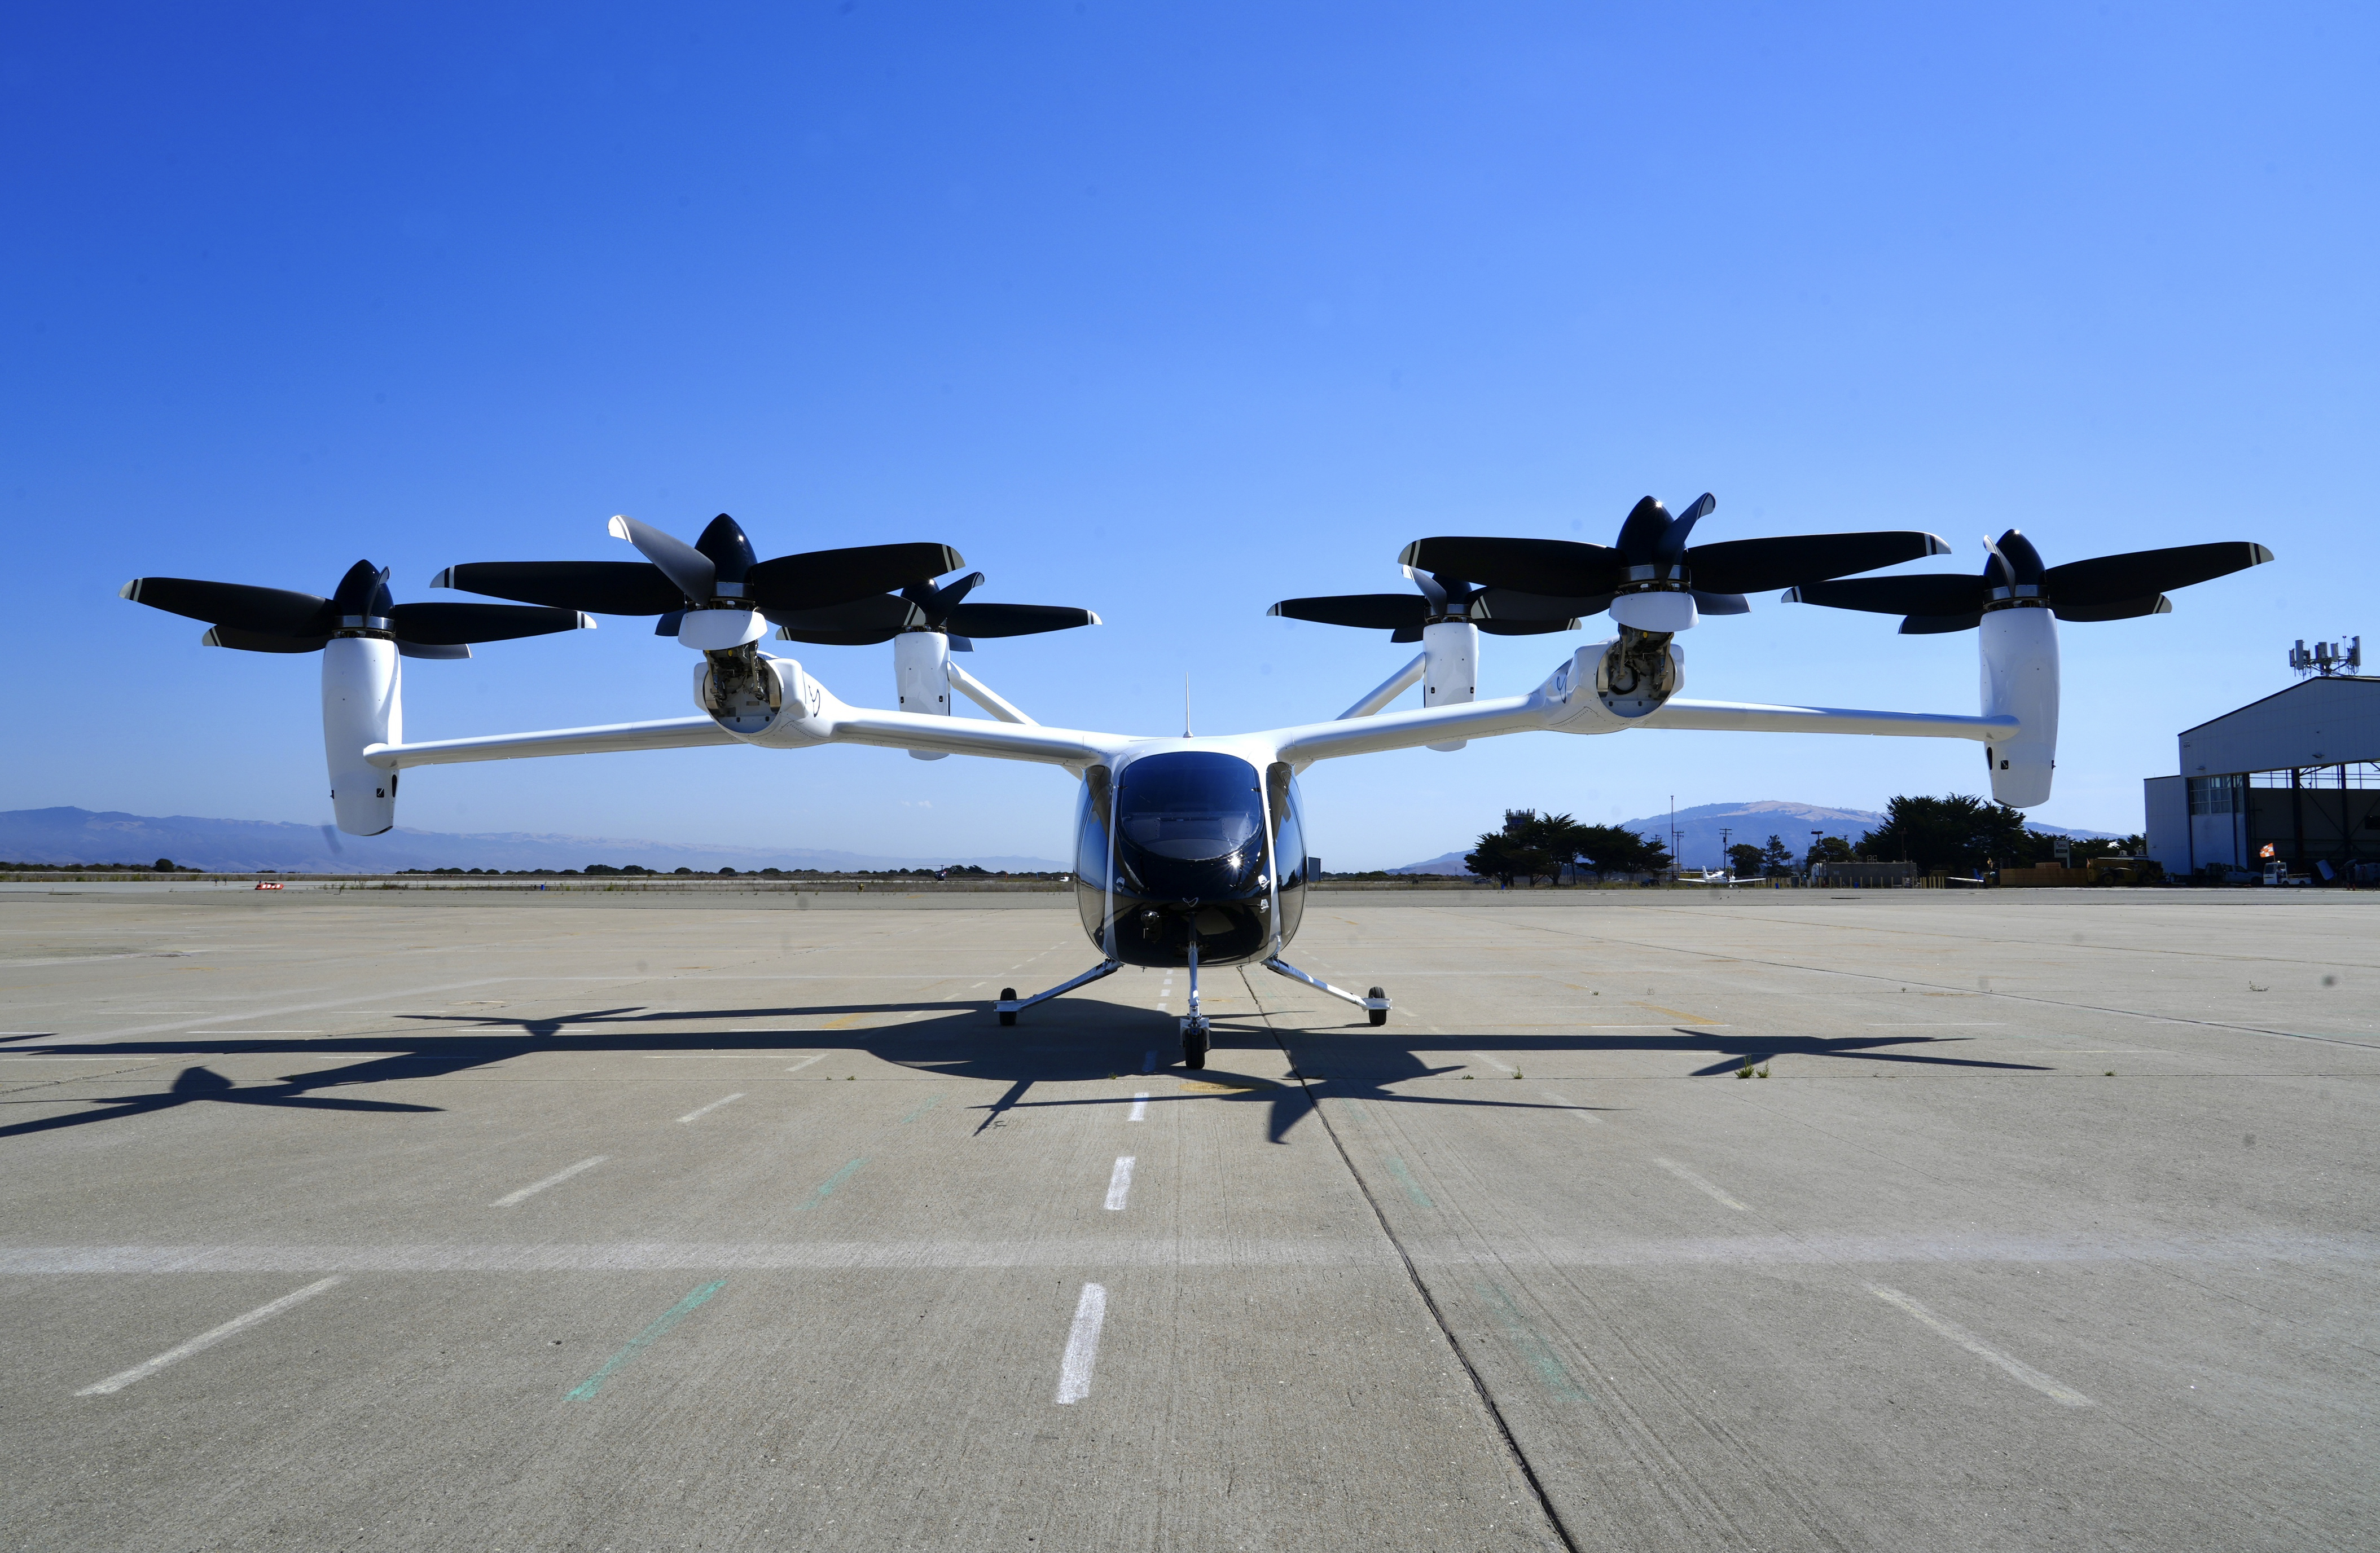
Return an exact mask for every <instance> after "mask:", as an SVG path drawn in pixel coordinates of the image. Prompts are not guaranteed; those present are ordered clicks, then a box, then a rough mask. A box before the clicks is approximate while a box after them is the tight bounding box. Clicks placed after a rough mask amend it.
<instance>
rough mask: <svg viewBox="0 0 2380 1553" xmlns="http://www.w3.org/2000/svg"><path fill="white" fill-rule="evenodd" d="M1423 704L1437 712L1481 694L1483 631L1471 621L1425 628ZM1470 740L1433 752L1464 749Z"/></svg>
mask: <svg viewBox="0 0 2380 1553" xmlns="http://www.w3.org/2000/svg"><path fill="white" fill-rule="evenodd" d="M1421 650H1422V671H1421V704H1422V707H1423V708H1424V710H1429V711H1436V710H1438V709H1439V708H1440V707H1459V706H1462V705H1463V704H1465V703H1466V702H1468V701H1469V700H1470V699H1471V698H1472V697H1473V696H1474V695H1475V694H1476V693H1477V690H1478V685H1479V627H1478V626H1476V625H1473V624H1471V622H1469V621H1467V620H1439V621H1432V622H1431V623H1430V624H1429V625H1425V626H1423V627H1422V628H1421ZM1469 742H1470V741H1469V740H1468V739H1449V740H1447V741H1446V742H1445V743H1443V744H1434V745H1432V746H1429V747H1430V748H1432V749H1461V748H1462V747H1463V746H1464V745H1466V744H1468V743H1469Z"/></svg>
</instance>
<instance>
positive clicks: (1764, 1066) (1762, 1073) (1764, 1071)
mask: <svg viewBox="0 0 2380 1553" xmlns="http://www.w3.org/2000/svg"><path fill="white" fill-rule="evenodd" d="M1752 1076H1753V1077H1755V1078H1767V1076H1768V1068H1767V1064H1766V1063H1763V1064H1762V1065H1761V1069H1760V1071H1759V1072H1758V1073H1756V1074H1753V1075H1752Z"/></svg>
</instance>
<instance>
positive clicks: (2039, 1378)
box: [1867, 1283, 2097, 1407]
mask: <svg viewBox="0 0 2380 1553" xmlns="http://www.w3.org/2000/svg"><path fill="white" fill-rule="evenodd" d="M1867 1292H1869V1293H1871V1294H1874V1295H1875V1296H1876V1298H1877V1299H1879V1300H1882V1301H1884V1302H1885V1303H1886V1304H1895V1305H1899V1306H1900V1308H1901V1309H1902V1310H1904V1311H1906V1312H1908V1313H1909V1314H1910V1315H1911V1316H1915V1317H1916V1318H1917V1319H1918V1320H1919V1321H1921V1322H1923V1323H1925V1325H1926V1326H1928V1327H1931V1328H1933V1329H1935V1330H1936V1331H1937V1332H1939V1333H1941V1334H1942V1335H1943V1336H1944V1337H1946V1338H1949V1340H1950V1341H1952V1342H1955V1343H1957V1344H1958V1345H1959V1346H1960V1347H1961V1348H1963V1349H1965V1350H1966V1351H1967V1352H1968V1353H1973V1355H1974V1356H1975V1357H1977V1358H1978V1359H1985V1360H1989V1361H1990V1362H1991V1363H1993V1364H1995V1365H1998V1366H1999V1367H2000V1368H2002V1369H2004V1370H2006V1371H2007V1372H2008V1373H2009V1374H2010V1375H2012V1376H2014V1377H2016V1378H2017V1379H2019V1380H2022V1381H2023V1382H2024V1383H2025V1384H2026V1385H2027V1386H2030V1387H2032V1388H2033V1389H2034V1390H2036V1391H2038V1392H2040V1393H2041V1394H2042V1395H2044V1396H2046V1397H2047V1398H2049V1399H2050V1400H2051V1401H2059V1402H2063V1403H2065V1404H2066V1405H2067V1406H2068V1407H2095V1406H2096V1405H2097V1404H2096V1403H2095V1402H2094V1401H2091V1399H2090V1398H2088V1397H2086V1396H2084V1395H2083V1393H2082V1392H2080V1391H2077V1390H2075V1389H2073V1388H2072V1387H2070V1386H2062V1385H2060V1384H2058V1382H2057V1381H2055V1380H2052V1379H2051V1378H2050V1377H2047V1376H2046V1375H2044V1374H2042V1373H2041V1372H2040V1371H2039V1370H2037V1369H2034V1367H2033V1366H2032V1365H2028V1364H2025V1363H2023V1362H2022V1360H2018V1359H2012V1358H2010V1357H2009V1356H2008V1355H2007V1354H2005V1353H2001V1352H2000V1351H1999V1350H1998V1349H1997V1348H1994V1347H1992V1346H1991V1345H1990V1344H1989V1343H1987V1342H1985V1341H1984V1340H1983V1339H1981V1338H1979V1337H1977V1336H1976V1335H1975V1334H1974V1333H1973V1332H1971V1331H1969V1330H1967V1329H1965V1328H1964V1327H1961V1326H1960V1325H1959V1324H1958V1323H1957V1322H1955V1321H1945V1320H1944V1319H1942V1317H1940V1316H1937V1315H1935V1314H1934V1313H1933V1312H1932V1311H1930V1310H1928V1309H1926V1308H1925V1306H1924V1305H1922V1304H1918V1303H1917V1302H1916V1301H1915V1300H1913V1299H1911V1298H1910V1297H1909V1296H1908V1295H1906V1294H1904V1293H1902V1292H1900V1290H1898V1289H1894V1288H1891V1287H1890V1286H1888V1285H1886V1284H1882V1283H1871V1284H1869V1285H1867Z"/></svg>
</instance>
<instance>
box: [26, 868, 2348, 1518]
mask: <svg viewBox="0 0 2380 1553" xmlns="http://www.w3.org/2000/svg"><path fill="white" fill-rule="evenodd" d="M1063 904H1065V903H1064V902H1063V900H1062V898H1051V899H1048V900H1047V903H1046V906H1047V907H1057V906H1062V905H1063ZM1498 904H1499V906H1500V909H1496V910H1478V909H1474V908H1472V907H1469V906H1466V905H1463V904H1408V903H1403V902H1399V903H1396V904H1383V903H1379V902H1367V901H1366V900H1365V899H1364V898H1363V897H1362V895H1361V894H1360V893H1357V892H1347V893H1345V894H1335V893H1327V892H1326V893H1324V894H1321V895H1318V897H1317V898H1316V899H1315V901H1314V902H1313V904H1312V905H1311V907H1310V909H1309V911H1308V913H1307V916H1306V919H1305V930H1304V932H1303V934H1302V935H1301V937H1300V938H1299V939H1298V940H1297V941H1296V942H1295V943H1294V944H1293V946H1292V949H1291V952H1290V955H1289V958H1290V959H1292V960H1293V961H1294V962H1296V963H1297V964H1299V965H1303V966H1305V968H1306V969H1308V970H1310V971H1313V972H1315V973H1317V974H1318V975H1322V976H1326V977H1330V979H1331V980H1334V981H1336V982H1338V983H1339V984H1341V985H1342V986H1348V987H1352V988H1354V989H1358V990H1360V989H1363V988H1364V987H1366V986H1368V985H1371V984H1373V983H1376V982H1377V983H1379V984H1382V985H1384V986H1385V987H1386V988H1387V989H1388V990H1389V991H1390V994H1391V996H1392V997H1393V998H1394V999H1395V1001H1396V1010H1395V1013H1393V1014H1392V1015H1391V1016H1390V1023H1389V1025H1387V1027H1385V1028H1382V1029H1372V1028H1370V1027H1368V1026H1366V1025H1365V1024H1364V1023H1363V1015H1362V1014H1361V1013H1360V1012H1359V1011H1357V1010H1354V1009H1352V1008H1348V1007H1346V1006H1345V1005H1343V1004H1339V1003H1336V1002H1333V1001H1330V1000H1328V999H1326V998H1324V997H1322V996H1320V995H1318V994H1317V993H1314V992H1313V991H1311V990H1310V989H1305V988H1304V987H1302V986H1299V985H1297V984H1295V983H1293V982H1290V981H1288V980H1285V979H1282V978H1280V977H1272V976H1269V975H1268V974H1266V973H1264V972H1263V971H1261V970H1251V971H1249V972H1247V973H1245V974H1243V973H1242V972H1240V971H1236V970H1233V971H1226V972H1222V973H1213V974H1210V975H1209V976H1208V978H1207V980H1206V982H1205V984H1204V990H1205V992H1206V995H1207V1006H1208V1012H1209V1013H1212V1014H1214V1015H1216V1016H1217V1031H1216V1041H1215V1044H1216V1050H1215V1053H1214V1056H1213V1058H1212V1060H1211V1062H1210V1065H1209V1067H1208V1069H1207V1070H1206V1071H1205V1072H1204V1073H1202V1074H1188V1073H1185V1072H1184V1070H1183V1069H1182V1068H1181V1066H1180V1063H1179V1055H1180V1053H1179V1045H1178V1037H1177V1036H1176V1033H1175V1028H1174V1023H1173V1016H1174V1015H1175V1014H1177V1013H1180V1012H1181V1010H1182V1005H1183V998H1182V992H1183V977H1181V975H1180V974H1179V973H1176V974H1175V975H1174V976H1172V977H1170V978H1169V977H1167V976H1166V975H1165V974H1164V973H1161V972H1140V971H1126V972H1123V973H1122V974H1120V975H1118V976H1115V977H1110V978H1108V979H1107V980H1105V981H1102V982H1099V983H1097V984H1095V985H1093V986H1092V987H1090V988H1088V989H1084V990H1083V991H1080V992H1077V993H1075V994H1071V995H1069V996H1068V997H1066V998H1063V999H1061V1000H1059V1001H1055V1002H1052V1003H1049V1004H1044V1005H1041V1006H1038V1007H1036V1008H1034V1009H1031V1010H1028V1011H1027V1012H1026V1013H1025V1014H1024V1016H1023V1018H1022V1021H1021V1023H1020V1024H1019V1025H1016V1026H1015V1027H1014V1028H1002V1027H1001V1026H1000V1025H998V1024H997V1022H996V1020H995V1018H994V1016H993V1015H992V1013H990V1001H991V1000H992V999H993V998H994V997H996V996H997V995H998V993H999V991H1000V989H1002V987H1003V986H1015V987H1017V988H1020V989H1025V990H1026V991H1031V990H1033V989H1038V988H1039V987H1042V986H1046V985H1050V984H1051V983H1054V982H1057V981H1060V980H1062V979H1064V978H1065V977H1070V976H1072V975H1074V974H1075V973H1076V972H1078V971H1080V970H1082V969H1084V968H1086V967H1087V965H1090V964H1091V963H1092V961H1093V959H1094V955H1093V952H1092V951H1091V949H1090V947H1089V945H1088V944H1087V942H1086V941H1085V940H1084V939H1083V937H1082V934H1081V932H1080V930H1079V928H1077V926H1076V924H1075V917H1074V915H1073V913H1072V911H1071V910H1062V909H1046V907H1045V909H1019V908H1017V907H1016V906H1014V904H1013V903H1003V904H1002V907H1001V908H999V909H984V910H965V909H952V908H951V907H950V906H949V905H948V904H947V903H937V905H936V908H935V909H930V910H927V909H916V910H903V909H897V908H892V907H888V906H886V905H885V904H882V903H876V904H871V906H870V907H869V909H866V910H835V909H809V908H791V907H789V906H787V905H786V904H783V903H782V902H780V903H776V904H771V905H769V906H767V907H766V908H765V909H764V908H762V907H760V906H759V905H755V906H754V907H753V908H751V909H737V908H735V905H734V904H732V903H728V904H722V903H721V902H719V901H705V902H703V903H702V904H700V905H699V906H694V905H686V906H673V905H671V904H667V903H659V902H639V903H637V904H635V905H634V906H633V907H630V908H626V909H604V908H603V907H602V906H601V905H599V904H589V903H587V902H585V901H578V902H575V903H573V904H569V905H566V906H559V905H557V906H552V907H549V906H548V905H547V904H541V903H539V902H537V901H535V900H534V899H533V898H529V899H514V900H509V901H506V902H504V903H503V904H487V903H485V902H483V901H474V900H472V899H470V898H469V897H468V895H458V896H456V897H452V898H437V897H431V898H424V897H422V896H419V895H408V894H404V893H393V894H391V895H390V896H388V897H385V898H383V899H372V898H370V896H368V895H367V894H365V893H363V892H348V893H346V894H339V893H335V892H298V891H290V892H282V893H281V894H279V895H273V894H261V895H259V894H252V893H246V894H237V895H233V894H225V893H221V892H216V893H205V894H184V895H173V894H166V893H161V892H119V893H114V894H110V893H106V892H85V893H79V894H35V893H30V892H15V893H9V894H6V895H5V896H0V1021H4V1022H5V1023H6V1032H5V1033H0V1101H5V1102H6V1103H5V1105H0V1333H5V1336H0V1352H5V1354H6V1365H0V1420H5V1426H6V1445H7V1450H8V1458H9V1470H8V1472H7V1474H6V1479H5V1482H4V1483H0V1546H5V1547H25V1548H42V1549H48V1548H77V1549H83V1548H127V1549H157V1550H164V1549H176V1550H180V1549H213V1548H226V1549H227V1548H255V1547H334V1546H335V1547H349V1548H471V1549H495V1548H502V1549H593V1548H621V1549H644V1548H681V1547H684V1548H694V1547H710V1548H720V1547H788V1548H836V1549H840V1548H979V1547H1015V1548H1020V1549H1074V1548H1101V1549H1104V1548H1115V1547H1148V1548H1197V1549H1205V1548H1217V1549H1223V1548H1234V1549H1236V1548H1282V1549H1309V1548H1312V1549H1321V1548H1330V1549H1337V1548H1348V1549H1356V1548H1361V1549H1377V1548H1390V1549H1402V1548H1414V1549H1451V1548H1463V1549H1470V1548H1483V1549H1484V1548H1496V1549H1501V1548H1548V1547H1553V1548H1560V1547H1578V1548H1585V1547H1628V1548H1648V1549H1669V1548H1680V1549H1683V1548H1713V1547H1741V1548H1761V1549H1802V1548H1811V1549H1817V1548H1833V1549H1842V1548H1876V1549H1913V1548H1922V1549H1931V1548H1941V1549H1952V1548H1957V1549H1969V1548H2036V1547H2061V1548H2067V1547H2074V1548H2096V1547H2108V1548H2158V1547H2227V1548H2275V1549H2280V1548H2289V1549H2302V1548H2349V1547H2366V1546H2368V1545H2369V1544H2370V1543H2371V1542H2373V1541H2374V1534H2373V1532H2372V1528H2373V1527H2374V1526H2375V1525H2380V1470H2375V1467H2376V1466H2380V1447H2375V1445H2374V1440H2375V1438H2380V1435H2375V1424H2380V1418H2375V1410H2380V1326H2376V1325H2375V1320H2374V1316H2375V1312H2380V1190H2375V1188H2380V1179H2375V1178H2380V1159H2375V1153H2374V1137H2375V1132H2380V1127H2375V1123H2380V1110H2375V1107H2380V935H2375V929H2380V898H2374V897H2366V896H2348V895H2343V894H2338V893H2329V892H2324V893H2315V892H2304V893H2298V892H2287V893H2284V892H2270V893H2265V892H2114V891H2101V892H2083V891H2060V892H2050V891H2043V892H2019V891H2010V892H1992V893H1989V894H1979V895H1950V894H1937V893H1935V892H1870V893H1864V894H1855V895H1846V896H1831V897H1830V896H1828V895H1827V894H1826V893H1824V892H1792V893H1779V892H1749V891H1747V892H1735V893H1725V894H1721V893H1713V894H1708V895H1684V894H1678V893H1670V892H1661V893H1655V892H1641V893H1635V892H1579V893H1576V894H1568V893H1566V894H1564V895H1563V896H1562V897H1560V899H1558V900H1557V899H1554V898H1552V897H1551V896H1550V895H1549V896H1548V898H1547V899H1546V901H1545V904H1515V903H1512V901H1510V900H1505V901H1500V902H1499V903H1498ZM1739 1074H1745V1075H1749V1076H1739Z"/></svg>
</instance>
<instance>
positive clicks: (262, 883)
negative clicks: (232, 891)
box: [256, 879, 281, 890]
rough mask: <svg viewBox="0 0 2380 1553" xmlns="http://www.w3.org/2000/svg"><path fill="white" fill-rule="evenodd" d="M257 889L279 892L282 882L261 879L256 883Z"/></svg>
mask: <svg viewBox="0 0 2380 1553" xmlns="http://www.w3.org/2000/svg"><path fill="white" fill-rule="evenodd" d="M256 887H257V888H258V889H259V890H278V889H280V888H281V881H280V880H277V879H261V880H257V881H256Z"/></svg>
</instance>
